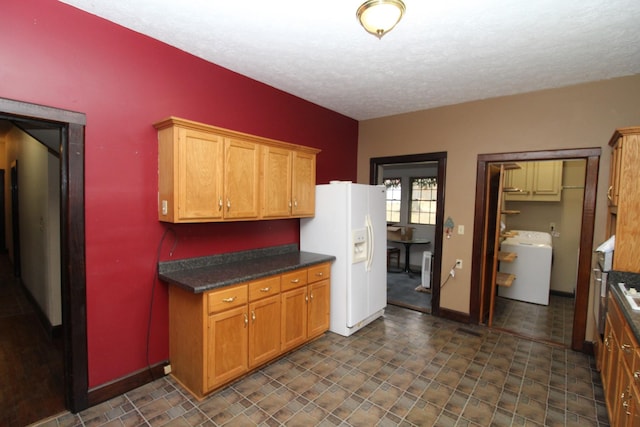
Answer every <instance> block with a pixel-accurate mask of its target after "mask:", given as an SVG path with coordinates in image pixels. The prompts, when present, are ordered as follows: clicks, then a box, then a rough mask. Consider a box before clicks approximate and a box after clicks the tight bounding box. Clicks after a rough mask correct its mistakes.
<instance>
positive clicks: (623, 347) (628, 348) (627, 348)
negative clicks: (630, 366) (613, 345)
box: [620, 344, 631, 353]
mask: <svg viewBox="0 0 640 427" xmlns="http://www.w3.org/2000/svg"><path fill="white" fill-rule="evenodd" d="M620 350H622V351H624V352H625V353H631V346H630V345H629V344H622V345H621V346H620Z"/></svg>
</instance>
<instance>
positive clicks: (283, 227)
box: [0, 0, 358, 387]
mask: <svg viewBox="0 0 640 427" xmlns="http://www.w3.org/2000/svg"><path fill="white" fill-rule="evenodd" d="M0 97H2V98H10V99H15V100H19V101H25V102H31V103H36V104H43V105H48V106H52V107H57V108H62V109H67V110H73V111H78V112H82V113H85V114H86V116H87V126H86V158H85V169H86V175H85V185H86V256H87V266H86V274H87V322H88V325H87V326H88V345H89V386H90V387H95V386H99V385H101V384H104V383H106V382H108V381H111V380H114V379H118V378H121V377H123V376H126V375H128V374H130V373H132V372H135V371H137V370H140V369H142V368H144V367H145V366H146V363H147V362H146V355H145V349H146V333H147V319H148V314H149V300H150V297H151V289H152V284H153V279H154V272H155V269H156V262H157V260H156V253H157V248H158V245H159V242H160V239H161V237H162V235H163V233H164V231H165V229H166V227H167V225H165V224H162V223H159V222H158V220H157V213H156V204H157V167H158V165H157V155H158V153H157V146H156V141H157V137H156V132H155V129H154V128H153V127H152V124H153V123H154V122H156V121H158V120H160V119H163V118H165V117H167V116H170V115H171V116H178V117H183V118H186V119H190V120H195V121H200V122H203V123H208V124H212V125H215V126H221V127H225V128H230V129H234V130H238V131H241V132H246V133H252V134H256V135H260V136H264V137H268V138H273V139H279V140H283V141H287V142H291V143H295V144H300V145H307V146H311V147H317V148H320V149H321V150H322V152H321V153H320V154H319V156H318V163H317V180H318V183H326V182H328V181H329V180H332V179H343V180H353V181H355V180H356V149H357V132H358V124H357V122H356V121H355V120H352V119H350V118H347V117H345V116H342V115H340V114H337V113H334V112H332V111H329V110H327V109H324V108H321V107H319V106H317V105H315V104H312V103H309V102H306V101H303V100H301V99H299V98H296V97H294V96H291V95H289V94H286V93H283V92H281V91H278V90H276V89H273V88H272V87H269V86H266V85H263V84H261V83H258V82H256V81H253V80H250V79H248V78H246V77H243V76H240V75H238V74H235V73H233V72H230V71H228V70H226V69H223V68H221V67H219V66H216V65H214V64H211V63H208V62H205V61H203V60H201V59H198V58H196V57H193V56H191V55H189V54H186V53H184V52H182V51H180V50H178V49H175V48H172V47H170V46H167V45H165V44H162V43H160V42H158V41H155V40H153V39H150V38H148V37H146V36H142V35H140V34H138V33H135V32H132V31H130V30H127V29H124V28H122V27H119V26H117V25H115V24H113V23H110V22H108V21H105V20H102V19H100V18H97V17H95V16H93V15H90V14H87V13H84V12H81V11H79V10H77V9H74V8H72V7H70V6H67V5H65V4H62V3H59V2H57V1H53V0H7V1H5V2H3V5H2V24H1V25H0ZM298 225H299V221H298V220H281V221H260V222H246V223H244V222H243V223H228V224H193V225H175V226H172V228H173V229H174V230H175V232H176V234H177V236H178V243H177V247H176V250H175V253H174V255H173V259H179V258H186V257H192V256H203V255H210V254H217V253H222V252H228V251H237V250H245V249H252V248H260V247H266V246H273V245H279V244H286V243H298V241H299V234H298ZM172 244H173V240H172V238H171V236H169V237H168V238H167V240H166V241H165V244H164V245H163V248H162V251H161V254H162V255H161V259H163V260H166V259H169V256H168V253H169V249H170V247H171V245H172ZM157 289H158V290H157V292H156V298H155V306H154V315H153V326H152V331H151V346H150V347H151V352H150V361H151V363H157V362H160V361H162V360H165V359H167V358H168V336H167V324H168V319H167V292H166V287H165V285H163V284H159V285H158V288H157Z"/></svg>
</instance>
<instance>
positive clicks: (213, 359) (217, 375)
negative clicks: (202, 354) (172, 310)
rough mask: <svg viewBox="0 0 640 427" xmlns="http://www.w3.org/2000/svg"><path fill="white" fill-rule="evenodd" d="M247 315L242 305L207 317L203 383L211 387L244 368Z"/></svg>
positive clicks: (243, 370)
mask: <svg viewBox="0 0 640 427" xmlns="http://www.w3.org/2000/svg"><path fill="white" fill-rule="evenodd" d="M248 342H249V317H248V315H247V307H246V306H242V307H238V308H234V309H231V310H227V311H223V312H221V313H217V314H213V315H210V316H209V319H208V344H207V362H208V363H207V385H208V390H211V389H213V388H215V387H217V386H219V385H222V384H224V383H226V382H228V381H230V380H232V379H234V378H236V377H238V376H240V375H242V374H244V373H245V372H247V370H248V364H247V361H248Z"/></svg>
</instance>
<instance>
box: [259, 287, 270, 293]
mask: <svg viewBox="0 0 640 427" xmlns="http://www.w3.org/2000/svg"><path fill="white" fill-rule="evenodd" d="M270 290H271V288H270V287H269V286H267V287H266V288H261V289H260V292H269V291H270Z"/></svg>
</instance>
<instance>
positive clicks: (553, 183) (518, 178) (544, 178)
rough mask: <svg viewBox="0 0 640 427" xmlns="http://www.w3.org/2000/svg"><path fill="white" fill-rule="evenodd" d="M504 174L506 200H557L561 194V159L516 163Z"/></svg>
mask: <svg viewBox="0 0 640 427" xmlns="http://www.w3.org/2000/svg"><path fill="white" fill-rule="evenodd" d="M518 165H520V169H511V170H508V171H506V174H505V188H507V189H509V190H510V191H509V192H508V193H506V194H505V200H506V201H523V202H558V201H560V200H561V196H562V161H558V160H549V161H540V162H522V163H518Z"/></svg>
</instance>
